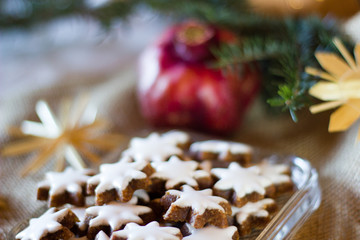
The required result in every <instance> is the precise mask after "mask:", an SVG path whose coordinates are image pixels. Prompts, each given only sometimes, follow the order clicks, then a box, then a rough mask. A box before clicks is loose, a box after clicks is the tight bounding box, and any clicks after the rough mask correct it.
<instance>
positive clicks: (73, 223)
mask: <svg viewBox="0 0 360 240" xmlns="http://www.w3.org/2000/svg"><path fill="white" fill-rule="evenodd" d="M252 156H253V149H252V148H251V147H250V146H248V145H245V144H241V143H235V142H227V141H221V140H206V141H198V142H192V140H191V137H190V136H189V135H188V134H187V133H185V132H181V131H170V132H166V133H163V134H158V133H151V134H150V135H149V136H148V137H146V138H137V137H136V138H133V139H132V140H131V141H130V144H129V148H128V149H127V150H125V151H123V153H122V156H121V159H120V160H119V161H118V162H115V163H112V164H102V165H100V168H99V172H98V173H96V172H94V171H93V170H90V169H85V170H74V169H72V168H67V169H66V170H65V171H64V172H48V173H47V174H46V176H45V179H44V180H43V181H42V182H40V183H39V184H38V194H37V198H38V199H39V200H44V201H48V205H49V209H48V210H47V211H46V212H45V213H44V214H43V215H42V216H40V217H39V218H34V219H31V220H30V222H29V226H28V227H27V228H26V229H24V230H23V231H21V232H20V233H18V234H17V236H16V239H21V240H28V239H31V240H36V239H41V240H45V239H64V240H67V239H90V240H92V239H98V240H102V239H112V240H120V239H121V240H123V239H128V240H131V239H133V240H135V239H136V240H139V239H149V240H150V239H169V240H171V239H185V240H191V239H207V240H210V239H239V237H240V236H244V235H246V234H249V233H251V231H252V230H253V229H255V228H259V227H264V226H265V225H266V224H267V223H268V222H269V220H270V218H271V216H272V214H273V213H274V212H275V211H276V208H277V205H276V202H275V200H274V198H275V197H276V196H278V195H279V194H282V193H284V192H286V191H291V190H292V189H293V183H292V180H291V177H290V169H289V166H287V165H285V164H274V163H272V162H270V161H267V160H263V161H262V162H261V163H257V164H253V163H252Z"/></svg>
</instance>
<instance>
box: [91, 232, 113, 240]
mask: <svg viewBox="0 0 360 240" xmlns="http://www.w3.org/2000/svg"><path fill="white" fill-rule="evenodd" d="M109 239H110V238H109V237H108V235H106V233H104V231H100V232H98V234H96V237H95V240H109Z"/></svg>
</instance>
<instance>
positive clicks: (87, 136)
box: [2, 95, 124, 176]
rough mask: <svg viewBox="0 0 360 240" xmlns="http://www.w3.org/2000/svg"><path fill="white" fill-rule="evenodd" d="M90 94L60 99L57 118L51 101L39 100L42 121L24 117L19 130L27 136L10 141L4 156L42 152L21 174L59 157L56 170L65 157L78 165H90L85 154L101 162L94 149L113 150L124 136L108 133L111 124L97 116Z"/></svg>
mask: <svg viewBox="0 0 360 240" xmlns="http://www.w3.org/2000/svg"><path fill="white" fill-rule="evenodd" d="M88 103H89V99H88V97H87V96H85V95H82V96H81V97H79V98H77V99H76V100H75V101H73V102H72V101H71V100H70V99H66V100H63V101H61V102H60V115H59V118H57V117H56V116H55V115H54V113H53V112H52V110H51V109H50V107H49V105H48V104H47V102H45V101H43V100H40V101H38V102H37V104H36V114H37V115H38V117H39V119H40V121H41V122H33V121H27V120H26V121H23V122H22V124H21V126H20V128H18V129H15V132H17V133H18V134H20V135H21V136H22V137H25V138H24V139H22V140H20V141H18V142H14V143H10V144H8V145H7V146H5V147H4V148H3V149H2V155H3V156H15V155H22V154H27V153H30V152H33V151H37V152H38V153H37V154H36V155H35V157H34V158H33V159H32V160H30V161H29V162H28V163H27V164H26V165H25V167H24V168H23V169H22V171H21V175H23V176H24V175H27V174H29V173H33V172H35V171H37V170H38V169H39V168H41V167H42V166H43V165H45V164H46V162H47V161H49V160H50V159H52V158H51V157H52V156H54V159H55V170H57V171H61V170H63V169H64V167H65V160H66V161H67V162H68V163H69V164H70V165H71V166H72V167H74V168H75V169H83V168H85V167H86V163H85V161H83V159H82V156H83V157H84V158H86V159H87V160H89V161H90V162H93V163H99V162H100V161H101V160H100V157H99V155H97V154H96V153H94V152H93V151H91V150H90V149H91V148H93V149H96V150H103V151H107V150H112V149H114V148H116V147H117V146H118V145H119V143H120V142H121V141H123V140H124V136H122V135H119V134H111V133H106V132H105V131H106V130H107V129H108V127H109V125H108V123H107V122H106V121H105V120H100V119H97V118H96V115H97V111H96V108H94V106H93V105H90V104H88Z"/></svg>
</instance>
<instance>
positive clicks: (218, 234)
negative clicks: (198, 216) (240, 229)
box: [183, 223, 237, 240]
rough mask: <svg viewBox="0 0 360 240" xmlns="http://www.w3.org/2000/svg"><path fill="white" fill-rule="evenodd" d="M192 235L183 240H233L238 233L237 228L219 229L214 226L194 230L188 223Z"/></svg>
mask: <svg viewBox="0 0 360 240" xmlns="http://www.w3.org/2000/svg"><path fill="white" fill-rule="evenodd" d="M186 227H187V228H188V229H189V231H190V233H191V235H190V236H187V237H184V238H183V240H204V239H206V240H219V239H221V240H232V239H233V236H234V234H235V233H236V232H237V228H236V227H235V226H230V227H227V228H218V227H214V226H207V227H204V228H200V229H195V228H193V227H192V226H191V225H190V224H188V223H186Z"/></svg>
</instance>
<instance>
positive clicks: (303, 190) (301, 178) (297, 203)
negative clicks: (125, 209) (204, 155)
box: [7, 149, 321, 240]
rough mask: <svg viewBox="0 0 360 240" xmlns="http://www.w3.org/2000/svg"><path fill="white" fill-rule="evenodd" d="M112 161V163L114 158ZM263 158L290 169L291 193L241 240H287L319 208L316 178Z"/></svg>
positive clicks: (292, 160) (286, 159)
mask: <svg viewBox="0 0 360 240" xmlns="http://www.w3.org/2000/svg"><path fill="white" fill-rule="evenodd" d="M116 155H117V154H116ZM111 158H112V159H113V158H114V155H113V156H112V157H111ZM264 158H266V159H268V160H269V161H270V162H273V163H284V164H287V165H289V166H290V169H291V177H292V180H293V182H294V191H292V192H290V193H286V194H282V195H281V196H280V197H278V198H276V199H275V200H276V202H277V204H278V209H279V210H278V211H277V213H276V214H275V215H274V216H273V217H272V220H271V221H270V222H269V223H268V224H267V225H266V227H265V228H264V229H261V230H253V231H252V233H251V234H250V235H247V236H245V237H241V238H240V239H244V240H245V239H246V240H260V239H264V240H265V239H266V240H279V239H290V238H291V237H292V236H294V234H295V233H296V231H297V230H298V229H299V228H300V227H301V225H302V224H303V223H304V222H305V221H306V220H307V219H308V218H309V216H310V215H311V214H312V213H313V212H314V211H315V210H316V209H317V208H318V207H319V205H320V202H321V191H320V187H319V184H318V174H317V172H316V169H314V168H313V167H312V166H311V164H310V162H309V161H307V160H304V159H302V158H299V157H296V156H284V155H278V154H268V153H266V152H264V151H262V150H259V149H257V150H256V151H255V153H254V162H255V163H256V162H259V161H261V160H262V159H264ZM46 209H47V208H46V206H44V207H43V208H41V209H39V210H38V211H36V213H34V217H38V216H40V215H41V214H42V213H43V212H45V211H46ZM27 225H28V221H24V222H21V223H19V224H18V225H17V226H15V227H14V228H13V229H12V230H11V231H10V232H9V233H8V234H7V239H8V240H14V239H15V236H16V234H17V233H19V232H20V231H21V230H23V229H24V228H25V227H26V226H27Z"/></svg>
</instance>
